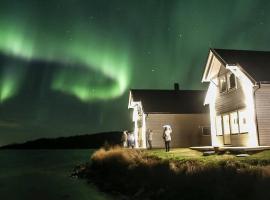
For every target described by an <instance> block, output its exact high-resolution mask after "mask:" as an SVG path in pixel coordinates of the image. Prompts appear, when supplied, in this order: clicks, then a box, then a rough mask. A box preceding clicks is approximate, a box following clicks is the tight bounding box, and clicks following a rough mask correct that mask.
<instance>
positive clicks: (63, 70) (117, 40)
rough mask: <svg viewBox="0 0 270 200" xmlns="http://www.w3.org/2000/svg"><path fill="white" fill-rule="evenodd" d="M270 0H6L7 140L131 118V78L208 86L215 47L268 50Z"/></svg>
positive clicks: (143, 84)
mask: <svg viewBox="0 0 270 200" xmlns="http://www.w3.org/2000/svg"><path fill="white" fill-rule="evenodd" d="M269 10H270V2H269V1H267V0H261V1H253V0H238V1H235V0H228V1H222V0H219V1H214V0H206V1H200V0H172V1H166V0H146V1H142V0H139V1H131V0H130V1H126V0H114V1H109V0H89V1H87V0H57V1H56V0H46V1H43V0H20V1H19V0H1V2H0V102H1V104H0V145H1V144H6V143H9V142H15V141H23V140H27V139H33V138H38V137H56V136H65V135H73V134H81V133H92V132H99V131H110V130H122V129H126V128H130V127H131V126H130V115H129V113H128V110H127V102H128V90H129V88H160V89H170V88H172V85H173V83H174V82H178V83H180V87H181V88H184V89H202V88H204V86H202V85H201V83H200V80H201V75H202V71H203V66H204V64H205V58H206V55H207V53H208V49H209V48H210V47H219V48H238V49H255V50H270V46H269V44H270V37H269V35H270V14H269V13H268V11H269Z"/></svg>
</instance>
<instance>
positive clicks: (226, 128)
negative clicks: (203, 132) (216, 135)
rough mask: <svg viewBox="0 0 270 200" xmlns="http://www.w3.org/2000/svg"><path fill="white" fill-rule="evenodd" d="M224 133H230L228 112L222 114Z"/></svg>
mask: <svg viewBox="0 0 270 200" xmlns="http://www.w3.org/2000/svg"><path fill="white" fill-rule="evenodd" d="M222 121H223V131H224V134H230V133H231V131H230V116H229V115H228V114H226V115H223V116H222Z"/></svg>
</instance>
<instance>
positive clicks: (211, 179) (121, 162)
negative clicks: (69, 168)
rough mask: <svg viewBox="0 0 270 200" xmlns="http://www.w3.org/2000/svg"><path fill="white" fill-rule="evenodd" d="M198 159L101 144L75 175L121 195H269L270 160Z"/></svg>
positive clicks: (219, 197) (217, 197)
mask: <svg viewBox="0 0 270 200" xmlns="http://www.w3.org/2000/svg"><path fill="white" fill-rule="evenodd" d="M166 155H167V154H166ZM199 158H200V157H198V158H185V159H180V160H177V159H171V158H169V159H164V158H162V157H159V156H156V155H153V154H151V152H150V153H148V152H147V151H142V150H131V149H122V148H119V147H112V148H110V149H102V148H101V149H99V150H97V151H96V152H95V153H94V154H93V156H92V157H91V160H90V162H89V163H86V164H83V165H80V166H77V167H76V168H74V171H73V175H74V176H77V177H79V178H83V179H86V180H88V181H89V182H91V183H93V184H94V185H96V186H97V188H99V189H100V190H101V191H103V192H105V193H108V194H110V195H112V196H115V197H117V199H190V200H191V199H256V198H260V199H265V197H270V191H268V189H267V188H269V186H270V165H269V163H270V162H261V163H260V162H254V161H253V160H252V159H250V160H243V159H234V158H233V157H230V156H224V158H223V156H220V160H218V159H217V158H218V157H217V158H215V157H212V158H211V157H209V158H204V157H202V158H201V159H199ZM205 159H206V160H205ZM207 159H208V160H207ZM211 159H212V160H211ZM269 161H270V159H269ZM261 195H262V196H261ZM265 195H266V196H265Z"/></svg>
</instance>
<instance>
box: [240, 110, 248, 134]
mask: <svg viewBox="0 0 270 200" xmlns="http://www.w3.org/2000/svg"><path fill="white" fill-rule="evenodd" d="M241 112H243V113H245V114H246V116H245V118H244V119H245V124H246V126H247V127H245V129H246V130H244V131H241V125H240V121H241V119H240V113H241ZM238 116H239V120H238V121H239V134H247V133H248V125H247V111H246V109H245V108H244V109H239V110H238ZM242 129H243V128H242Z"/></svg>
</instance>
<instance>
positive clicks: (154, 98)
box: [128, 84, 211, 148]
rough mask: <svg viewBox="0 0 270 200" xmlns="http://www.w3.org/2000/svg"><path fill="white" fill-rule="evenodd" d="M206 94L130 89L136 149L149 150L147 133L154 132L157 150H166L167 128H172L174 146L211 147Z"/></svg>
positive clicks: (199, 92) (192, 91) (196, 91)
mask: <svg viewBox="0 0 270 200" xmlns="http://www.w3.org/2000/svg"><path fill="white" fill-rule="evenodd" d="M204 97H205V91H200V90H179V86H178V84H176V85H175V89H174V90H130V94H129V104H128V108H129V109H132V111H133V112H132V113H133V118H132V120H133V123H134V135H135V147H136V148H147V131H149V129H150V130H152V131H153V141H152V145H153V148H163V147H164V141H163V138H162V135H163V126H164V125H170V126H171V127H172V141H171V147H190V146H207V145H210V144H211V137H210V119H209V113H208V108H207V107H205V106H203V102H204Z"/></svg>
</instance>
